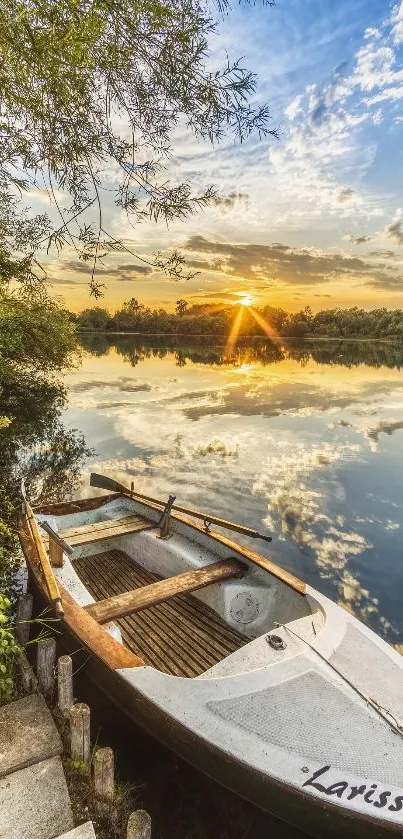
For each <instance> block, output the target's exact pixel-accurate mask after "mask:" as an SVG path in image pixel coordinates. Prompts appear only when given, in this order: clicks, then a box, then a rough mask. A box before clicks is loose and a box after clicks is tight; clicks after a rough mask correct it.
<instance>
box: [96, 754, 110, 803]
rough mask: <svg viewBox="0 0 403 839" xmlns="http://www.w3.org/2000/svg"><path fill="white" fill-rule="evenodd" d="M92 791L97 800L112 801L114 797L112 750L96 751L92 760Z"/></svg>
mask: <svg viewBox="0 0 403 839" xmlns="http://www.w3.org/2000/svg"><path fill="white" fill-rule="evenodd" d="M93 767H94V789H95V795H96V796H97V797H98V798H103V799H107V800H108V801H113V798H114V795H115V778H114V758H113V751H112V749H109V748H106V749H97V751H96V752H95V755H94V759H93Z"/></svg>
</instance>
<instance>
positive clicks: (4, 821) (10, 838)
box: [0, 757, 74, 839]
mask: <svg viewBox="0 0 403 839" xmlns="http://www.w3.org/2000/svg"><path fill="white" fill-rule="evenodd" d="M73 827H74V820H73V813H72V810H71V805H70V799H69V794H68V790H67V784H66V779H65V777H64V772H63V766H62V762H61V760H60V757H52V758H50V760H42V761H41V762H40V763H35V764H33V765H31V766H27V767H26V768H25V769H19V770H18V771H16V772H12V773H11V774H10V775H7V777H5V778H2V779H1V780H0V839H55V837H57V836H60V834H63V833H66V832H67V831H69V830H72V828H73Z"/></svg>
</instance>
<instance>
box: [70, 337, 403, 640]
mask: <svg viewBox="0 0 403 839" xmlns="http://www.w3.org/2000/svg"><path fill="white" fill-rule="evenodd" d="M82 343H83V347H84V348H85V352H84V357H83V362H82V365H81V367H80V368H79V369H77V370H75V371H74V372H72V373H70V374H69V375H68V377H67V379H66V384H67V386H68V389H69V405H68V410H67V412H66V414H65V417H64V420H65V423H66V424H67V425H70V426H72V427H75V428H78V429H80V430H81V431H83V432H84V434H85V436H86V439H87V442H88V444H89V445H90V446H92V447H93V448H94V450H95V451H94V454H93V456H92V457H91V458H90V459H89V461H88V464H87V466H88V470H87V472H86V473H85V474H84V485H83V489H82V494H83V495H85V494H89V493H90V490H89V488H88V476H89V472H90V471H91V470H92V469H95V470H96V471H99V472H103V473H105V474H107V475H110V476H112V477H114V478H116V479H118V480H120V481H122V482H126V483H127V484H129V485H130V482H131V481H134V484H135V488H136V490H138V491H139V492H145V493H146V494H148V495H154V496H157V497H160V498H164V499H166V498H167V497H168V494H170V493H173V494H175V495H176V496H177V501H178V503H180V504H182V505H185V506H190V507H196V508H199V509H202V510H203V511H204V510H205V511H208V512H210V513H212V514H213V513H215V514H218V515H220V516H223V517H225V518H229V519H233V520H235V521H239V522H242V523H244V524H246V525H248V526H250V527H253V528H256V529H259V530H261V531H265V532H268V533H270V534H271V535H272V536H273V542H272V544H271V545H269V544H266V543H264V542H257V541H255V540H254V541H253V547H254V548H255V549H256V550H259V551H260V552H261V553H263V554H266V555H267V556H270V557H271V558H273V559H274V560H275V561H276V562H278V563H279V564H280V565H282V566H283V567H284V568H287V569H289V570H290V571H292V572H294V573H295V574H297V575H298V576H301V577H302V578H303V579H305V580H306V581H307V582H309V583H311V584H312V585H313V586H315V587H316V588H318V589H319V590H320V591H322V592H324V593H325V594H327V595H328V596H329V597H331V598H332V599H333V600H335V601H337V602H339V603H341V604H342V605H343V606H345V607H346V608H347V609H349V610H351V611H352V612H354V614H356V615H357V616H358V617H359V618H361V620H363V621H364V623H366V624H368V625H369V626H371V627H372V628H373V629H375V630H376V631H377V632H379V633H380V634H381V635H382V636H383V637H384V638H386V639H387V640H388V641H389V642H390V643H392V644H396V645H399V644H402V643H403V610H402V606H401V601H402V594H403V445H402V444H403V349H402V348H400V347H399V346H397V345H386V344H385V345H383V344H364V343H361V344H360V343H357V344H354V343H345V342H331V343H329V342H315V343H307V344H301V343H299V344H296V343H291V344H290V343H289V344H288V345H287V346H286V345H282V346H273V345H272V344H270V343H269V342H266V341H255V342H254V343H252V344H246V343H243V344H242V345H241V346H239V347H238V349H237V350H236V352H235V354H233V355H232V356H231V357H230V358H228V357H226V355H225V351H224V349H223V348H222V347H220V346H216V345H213V344H209V343H208V342H207V341H206V340H202V339H195V341H194V343H193V344H185V343H184V342H183V341H181V342H180V343H177V344H175V342H174V341H169V340H167V339H164V338H163V337H154V338H150V339H147V340H146V339H144V338H142V337H138V336H127V335H126V336H118V335H111V336H108V337H107V336H89V335H88V336H82ZM244 542H245V544H247V543H248V540H246V539H245V540H244ZM250 544H252V542H251V543H250Z"/></svg>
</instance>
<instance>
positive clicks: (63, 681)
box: [57, 655, 73, 717]
mask: <svg viewBox="0 0 403 839" xmlns="http://www.w3.org/2000/svg"><path fill="white" fill-rule="evenodd" d="M57 704H58V706H59V710H60V711H61V713H62V714H63V716H64V717H68V716H69V713H70V708H71V706H72V704H73V662H72V660H71V657H70V656H69V655H61V656H60V658H58V660H57Z"/></svg>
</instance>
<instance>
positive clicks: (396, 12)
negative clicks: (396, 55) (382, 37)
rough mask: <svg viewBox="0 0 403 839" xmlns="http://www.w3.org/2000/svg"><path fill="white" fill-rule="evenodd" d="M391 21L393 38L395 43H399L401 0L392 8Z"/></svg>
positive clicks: (402, 27)
mask: <svg viewBox="0 0 403 839" xmlns="http://www.w3.org/2000/svg"><path fill="white" fill-rule="evenodd" d="M391 21H392V24H393V29H392V35H393V40H394V42H395V43H396V44H401V43H402V41H403V0H402V2H401V3H400V5H397V6H395V8H394V9H393V12H392V18H391Z"/></svg>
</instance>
